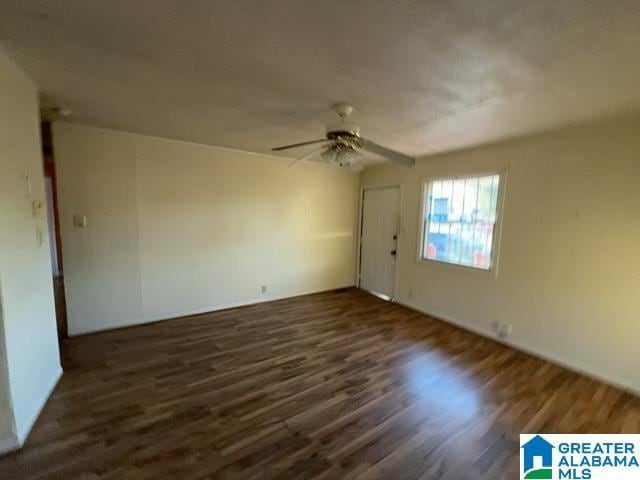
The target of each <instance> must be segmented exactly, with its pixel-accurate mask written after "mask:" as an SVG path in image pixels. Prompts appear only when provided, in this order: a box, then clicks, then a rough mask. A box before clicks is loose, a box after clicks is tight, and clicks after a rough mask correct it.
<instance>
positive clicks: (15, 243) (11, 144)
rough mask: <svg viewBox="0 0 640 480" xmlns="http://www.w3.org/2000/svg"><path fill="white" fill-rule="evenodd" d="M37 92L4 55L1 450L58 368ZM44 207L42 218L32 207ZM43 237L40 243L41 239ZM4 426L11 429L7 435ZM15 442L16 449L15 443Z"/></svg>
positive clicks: (25, 427)
mask: <svg viewBox="0 0 640 480" xmlns="http://www.w3.org/2000/svg"><path fill="white" fill-rule="evenodd" d="M38 108H39V107H38V94H37V90H36V87H35V85H34V84H33V83H32V82H31V81H30V80H29V79H28V78H27V77H26V76H25V75H24V74H23V73H22V71H20V70H19V68H18V67H17V66H16V65H15V64H14V63H13V62H12V61H11V59H10V58H8V56H7V55H6V54H5V52H4V51H3V50H2V49H0V290H1V295H2V296H1V298H2V314H1V315H0V320H1V321H2V336H0V337H3V338H4V345H3V348H0V357H1V359H0V367H2V370H3V373H1V374H0V387H2V392H1V393H0V429H1V430H0V448H3V449H7V448H10V447H13V446H16V443H17V444H21V443H22V442H23V441H24V439H25V438H26V436H27V434H28V432H29V430H30V429H31V426H32V424H33V422H34V421H35V419H36V417H37V415H38V413H39V412H40V409H41V408H42V406H43V405H44V402H45V401H46V399H47V398H48V396H49V393H50V391H51V390H52V389H53V387H54V385H55V384H56V382H57V380H58V378H59V377H60V375H61V373H62V370H61V368H60V360H59V352H58V342H57V333H56V321H55V307H54V302H53V284H52V277H51V257H50V253H49V242H48V233H47V217H46V209H45V208H44V201H45V192H44V179H43V171H42V153H41V145H40V129H39V121H40V120H39V112H38ZM34 200H36V201H40V202H42V204H43V208H41V209H40V210H39V211H38V212H37V214H35V215H34V214H33V213H32V202H33V201H34ZM38 235H40V241H38ZM7 420H8V424H9V427H10V429H11V430H12V431H10V432H7V431H6V429H7ZM12 443H13V445H12Z"/></svg>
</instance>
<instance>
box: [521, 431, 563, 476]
mask: <svg viewBox="0 0 640 480" xmlns="http://www.w3.org/2000/svg"><path fill="white" fill-rule="evenodd" d="M554 448H555V447H554V446H553V444H551V443H549V442H548V441H547V440H545V439H544V438H543V437H541V436H540V435H536V436H534V437H533V438H531V439H530V440H529V441H528V442H526V443H525V444H523V445H522V446H521V449H522V455H521V461H520V463H521V466H522V472H521V476H520V478H521V479H525V480H530V479H544V480H552V479H553V449H554Z"/></svg>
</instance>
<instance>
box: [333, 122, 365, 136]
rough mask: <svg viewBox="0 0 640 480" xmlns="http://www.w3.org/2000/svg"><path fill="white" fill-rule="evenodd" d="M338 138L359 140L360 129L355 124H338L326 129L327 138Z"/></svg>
mask: <svg viewBox="0 0 640 480" xmlns="http://www.w3.org/2000/svg"><path fill="white" fill-rule="evenodd" d="M340 137H355V138H360V127H358V126H357V125H356V124H355V123H350V122H340V123H335V124H333V125H329V126H328V127H327V138H328V139H329V140H335V139H336V138H340Z"/></svg>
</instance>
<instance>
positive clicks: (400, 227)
mask: <svg viewBox="0 0 640 480" xmlns="http://www.w3.org/2000/svg"><path fill="white" fill-rule="evenodd" d="M389 188H397V189H398V193H399V195H398V197H399V198H398V202H399V205H398V238H397V240H396V268H395V272H394V273H395V276H396V278H395V282H393V296H392V297H387V296H386V295H382V294H380V293H376V292H370V291H369V290H365V289H363V288H361V287H360V268H361V264H362V224H363V220H364V218H363V217H364V215H363V210H364V194H365V192H366V191H367V190H386V189H389ZM403 190H404V189H403V185H402V183H380V184H370V185H362V186H361V187H360V196H359V198H358V251H357V257H356V286H357V287H358V288H359V289H361V290H364V291H366V292H368V293H370V294H372V295H375V296H376V297H380V298H382V299H383V300H387V301H389V302H393V301H395V299H396V298H397V297H398V272H399V269H398V264H399V263H400V262H398V257H399V253H400V236H401V235H402V236H404V228H405V226H404V215H403V199H404V191H403Z"/></svg>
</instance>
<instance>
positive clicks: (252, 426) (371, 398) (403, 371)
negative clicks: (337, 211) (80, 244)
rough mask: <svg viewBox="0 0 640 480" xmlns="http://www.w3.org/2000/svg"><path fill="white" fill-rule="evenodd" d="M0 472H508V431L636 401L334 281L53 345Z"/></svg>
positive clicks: (620, 426) (458, 475)
mask: <svg viewBox="0 0 640 480" xmlns="http://www.w3.org/2000/svg"><path fill="white" fill-rule="evenodd" d="M64 365H65V374H64V376H63V378H62V380H61V381H60V384H59V385H58V387H57V388H56V390H55V392H54V393H53V395H52V397H51V399H50V400H49V402H48V404H47V406H46V407H45V410H44V412H43V414H42V416H41V417H40V419H39V420H38V422H37V424H36V425H35V427H34V430H33V432H32V433H31V435H30V437H29V440H28V442H27V444H26V446H25V448H24V449H23V450H22V451H20V452H17V453H13V454H9V455H7V456H4V457H1V458H0V478H2V479H65V480H69V479H83V480H98V479H99V480H106V479H126V480H132V479H133V480H137V479H141V480H142V479H154V480H157V479H165V478H167V479H183V478H184V479H206V478H212V479H229V480H231V479H318V480H320V479H356V478H358V479H393V480H405V479H406V480H408V479H421V480H431V479H442V480H453V479H455V480H465V479H469V480H471V479H473V480H484V479H486V480H488V479H492V480H495V479H510V480H511V479H514V478H518V473H517V472H518V462H519V460H518V458H519V457H518V455H519V451H518V450H519V448H518V446H519V445H518V435H519V434H520V433H521V432H555V433H569V432H571V433H579V432H593V433H605V432H606V433H617V432H628V433H638V432H640V399H639V398H638V397H635V396H633V395H630V394H627V393H624V392H622V391H620V390H618V389H615V388H612V387H609V386H606V385H604V384H602V383H599V382H597V381H594V380H592V379H589V378H586V377H584V376H581V375H578V374H575V373H572V372H570V371H567V370H565V369H563V368H561V367H558V366H555V365H552V364H550V363H547V362H545V361H542V360H540V359H537V358H534V357H531V356H528V355H525V354H523V353H520V352H517V351H515V350H512V349H510V348H507V347H505V346H502V345H500V344H498V343H495V342H493V341H490V340H487V339H484V338H481V337H478V336H476V335H473V334H471V333H468V332H465V331H463V330H460V329H457V328H455V327H452V326H450V325H447V324H445V323H443V322H441V321H438V320H434V319H432V318H429V317H427V316H425V315H422V314H420V313H417V312H414V311H412V310H409V309H407V308H404V307H402V306H399V305H397V304H392V303H387V302H384V301H382V300H379V299H377V298H375V297H372V296H370V295H368V294H366V293H364V292H360V291H358V290H354V289H350V290H345V291H339V292H329V293H322V294H316V295H309V296H305V297H298V298H293V299H287V300H282V301H276V302H272V303H266V304H261V305H255V306H250V307H244V308H237V309H233V310H226V311H222V312H217V313H212V314H206V315H199V316H193V317H187V318H182V319H176V320H169V321H165V322H159V323H156V324H152V325H145V326H140V327H134V328H127V329H122V330H116V331H111V332H105V333H99V334H94V335H88V336H84V337H80V338H74V339H70V340H67V341H66V343H65V349H64Z"/></svg>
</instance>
